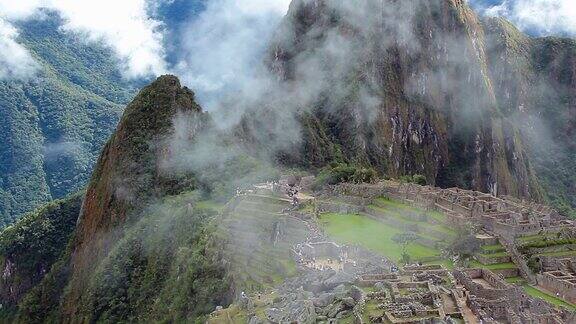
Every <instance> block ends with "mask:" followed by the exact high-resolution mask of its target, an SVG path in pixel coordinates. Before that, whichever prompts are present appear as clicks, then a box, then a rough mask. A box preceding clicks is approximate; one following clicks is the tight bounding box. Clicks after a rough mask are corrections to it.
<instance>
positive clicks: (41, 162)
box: [0, 13, 133, 228]
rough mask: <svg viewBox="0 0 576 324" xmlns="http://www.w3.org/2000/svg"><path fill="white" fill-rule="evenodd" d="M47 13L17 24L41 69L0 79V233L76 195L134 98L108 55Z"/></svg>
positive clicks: (23, 42) (21, 40)
mask: <svg viewBox="0 0 576 324" xmlns="http://www.w3.org/2000/svg"><path fill="white" fill-rule="evenodd" d="M60 22H61V21H60V19H59V18H58V17H56V16H55V15H53V14H51V13H45V14H44V15H42V17H39V18H37V19H31V20H27V21H23V22H20V23H18V27H19V30H20V37H19V42H21V43H22V44H23V45H24V46H25V47H26V48H27V49H28V50H29V51H30V52H31V53H32V55H33V56H34V59H35V60H36V61H37V62H38V63H39V66H40V68H39V70H38V74H37V75H36V76H35V77H34V78H33V79H32V80H26V81H19V80H6V81H0V120H1V122H0V134H3V135H2V136H1V137H0V148H1V149H0V228H2V227H4V226H6V225H9V224H11V223H12V222H14V221H15V220H17V219H18V218H19V217H21V216H22V215H24V214H25V213H26V212H29V211H32V210H34V209H35V208H36V207H39V206H40V205H42V204H44V203H46V202H48V201H50V200H52V199H57V198H62V197H65V196H66V195H68V194H70V193H73V192H76V191H78V190H81V189H82V188H83V187H84V186H85V184H86V182H87V181H88V179H89V177H90V174H91V172H92V168H93V166H94V163H95V162H96V160H97V158H98V154H99V153H100V151H101V149H102V147H103V146H104V143H105V142H106V140H107V139H108V138H109V136H110V134H111V133H112V131H113V130H114V128H115V127H116V124H117V121H118V119H119V116H120V113H121V112H122V109H123V106H124V104H126V103H127V101H128V100H129V98H130V97H131V96H132V94H133V90H132V87H131V86H130V85H129V84H128V83H127V82H126V81H124V80H123V79H122V77H121V75H120V73H119V71H118V68H117V62H116V61H115V60H114V57H113V55H112V53H111V51H110V50H109V49H106V48H104V47H103V46H100V45H98V44H93V43H90V44H88V43H86V42H85V41H84V40H83V39H81V37H79V36H78V35H72V34H70V33H67V32H65V31H63V30H61V29H60V28H59V26H60Z"/></svg>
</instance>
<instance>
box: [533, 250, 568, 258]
mask: <svg viewBox="0 0 576 324" xmlns="http://www.w3.org/2000/svg"><path fill="white" fill-rule="evenodd" d="M537 256H559V257H564V256H576V251H557V252H544V253H539V254H537Z"/></svg>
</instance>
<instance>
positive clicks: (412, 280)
mask: <svg viewBox="0 0 576 324" xmlns="http://www.w3.org/2000/svg"><path fill="white" fill-rule="evenodd" d="M358 285H359V286H361V287H372V288H373V289H374V292H371V293H368V294H367V296H366V299H367V302H374V303H376V304H377V308H378V309H380V310H381V315H372V316H371V322H375V323H380V322H384V323H422V322H433V321H434V322H438V321H445V322H450V321H451V320H455V319H464V317H465V315H464V314H463V311H464V310H463V309H462V307H465V304H464V303H463V302H462V301H461V298H462V296H463V293H462V292H460V291H457V290H456V289H455V285H454V279H453V278H452V277H451V274H450V273H449V272H448V271H447V270H446V269H444V268H443V267H442V266H439V265H428V266H407V267H405V268H404V269H403V270H402V271H399V272H396V273H390V274H366V275H362V276H360V277H359V279H358Z"/></svg>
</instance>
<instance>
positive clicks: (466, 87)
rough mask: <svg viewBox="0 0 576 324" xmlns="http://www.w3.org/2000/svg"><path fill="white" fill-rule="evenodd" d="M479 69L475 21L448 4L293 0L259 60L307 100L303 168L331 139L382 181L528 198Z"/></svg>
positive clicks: (526, 180)
mask: <svg viewBox="0 0 576 324" xmlns="http://www.w3.org/2000/svg"><path fill="white" fill-rule="evenodd" d="M488 65H489V62H488V60H487V55H486V45H485V35H484V30H483V28H482V25H481V23H480V22H479V20H478V18H477V17H476V15H475V14H474V13H473V12H472V10H471V9H470V8H469V7H468V6H467V5H466V4H465V3H463V2H462V1H455V0H433V1H423V0H415V1H391V0H383V1H359V2H354V3H352V2H343V1H331V0H297V1H293V3H292V5H291V7H290V10H289V13H288V15H287V17H286V18H285V21H284V22H283V25H282V27H281V28H280V30H279V32H278V33H277V37H276V39H275V42H274V44H273V46H272V47H271V55H270V60H269V66H270V68H271V69H272V70H273V71H274V72H275V73H276V75H278V77H279V78H280V79H281V80H282V81H283V82H284V83H286V84H288V86H289V87H292V88H293V89H294V90H293V91H294V96H295V97H302V93H303V92H304V93H306V95H307V96H308V97H307V98H306V99H307V100H306V101H304V102H303V106H304V109H308V110H309V111H310V112H311V114H310V116H309V118H307V119H306V123H304V124H305V127H304V128H305V129H304V134H305V136H304V141H305V145H304V147H305V148H307V149H306V151H302V153H301V161H300V162H301V163H303V164H311V165H313V166H316V165H321V164H322V163H324V162H325V161H324V159H325V158H326V157H327V156H328V157H330V155H326V154H315V153H314V152H323V151H334V150H331V149H327V148H326V147H325V145H324V143H335V144H336V145H337V146H338V147H340V148H341V151H342V153H343V155H344V158H345V159H347V160H350V161H353V162H357V163H363V164H370V165H373V166H375V167H377V168H378V169H380V170H381V171H383V172H386V173H387V174H389V175H391V176H400V175H403V174H414V173H421V174H424V175H426V178H427V179H428V181H429V182H430V183H434V184H437V185H440V186H460V187H469V188H473V189H477V190H482V191H490V192H493V193H498V194H512V195H517V196H523V197H535V198H537V197H539V192H538V189H537V186H536V185H535V181H534V174H533V172H532V170H531V167H530V164H529V163H528V159H527V157H526V152H525V149H524V147H523V144H522V140H521V139H520V138H519V135H518V132H517V129H516V128H515V127H514V126H513V125H512V124H511V123H510V122H509V121H508V120H507V119H506V118H505V116H503V115H502V112H501V111H500V109H499V107H500V105H499V102H498V98H497V97H496V94H495V90H494V86H493V80H492V78H491V76H490V70H489V67H488ZM318 157H321V158H318Z"/></svg>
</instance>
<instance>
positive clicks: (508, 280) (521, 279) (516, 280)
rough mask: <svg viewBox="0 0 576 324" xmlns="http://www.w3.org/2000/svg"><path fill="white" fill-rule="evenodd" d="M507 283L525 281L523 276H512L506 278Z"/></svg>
mask: <svg viewBox="0 0 576 324" xmlns="http://www.w3.org/2000/svg"><path fill="white" fill-rule="evenodd" d="M505 280H506V282H507V283H511V284H515V283H523V282H525V280H524V278H522V277H512V278H506V279H505Z"/></svg>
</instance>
